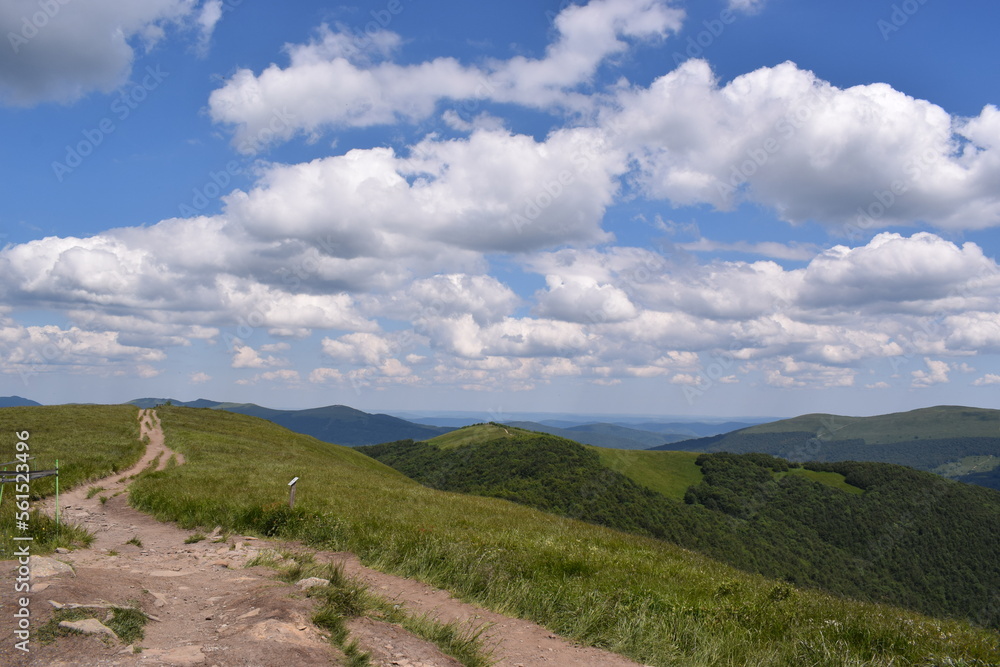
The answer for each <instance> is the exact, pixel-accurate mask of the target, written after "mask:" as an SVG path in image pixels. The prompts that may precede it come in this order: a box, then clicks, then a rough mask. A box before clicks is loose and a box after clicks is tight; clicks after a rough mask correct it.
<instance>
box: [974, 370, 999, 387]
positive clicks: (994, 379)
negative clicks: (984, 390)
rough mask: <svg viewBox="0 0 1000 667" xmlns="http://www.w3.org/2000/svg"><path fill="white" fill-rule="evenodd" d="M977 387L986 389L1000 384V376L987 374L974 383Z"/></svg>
mask: <svg viewBox="0 0 1000 667" xmlns="http://www.w3.org/2000/svg"><path fill="white" fill-rule="evenodd" d="M972 384H973V385H974V386H976V387H985V386H988V385H991V384H1000V375H996V374H994V373H987V374H986V375H984V376H983V377H981V378H976V379H975V380H974V381H973V383H972Z"/></svg>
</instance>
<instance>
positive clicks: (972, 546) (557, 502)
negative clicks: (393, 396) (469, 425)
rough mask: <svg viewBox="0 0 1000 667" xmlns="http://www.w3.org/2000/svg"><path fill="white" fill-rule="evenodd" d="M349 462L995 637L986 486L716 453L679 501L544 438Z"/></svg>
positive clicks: (995, 532)
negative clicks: (807, 472)
mask: <svg viewBox="0 0 1000 667" xmlns="http://www.w3.org/2000/svg"><path fill="white" fill-rule="evenodd" d="M522 433H523V432H522ZM785 435H787V434H785ZM360 451H362V452H364V453H365V454H367V455H369V456H371V457H373V458H375V459H377V460H379V461H381V462H383V463H385V464H387V465H389V466H391V467H393V468H395V469H396V470H398V471H400V472H402V473H403V474H405V475H407V476H409V477H411V478H412V479H414V480H416V481H418V482H420V483H422V484H424V485H426V486H429V487H432V488H435V489H441V490H447V491H457V492H461V493H470V494H477V495H482V496H490V497H496V498H504V499H507V500H510V501H513V502H517V503H522V504H525V505H529V506H531V507H535V508H537V509H542V510H545V511H548V512H552V513H555V514H559V515H562V516H568V517H573V518H578V519H581V520H584V521H588V522H591V523H595V524H599V525H603V526H607V527H610V528H615V529H618V530H622V531H627V532H632V533H638V534H642V535H647V536H651V537H655V538H658V539H663V540H667V541H670V542H673V543H676V544H678V545H680V546H683V547H686V548H690V549H692V550H696V551H699V552H702V553H704V554H706V555H709V556H711V557H713V558H717V559H719V560H722V561H725V562H727V563H729V564H731V565H734V566H736V567H738V568H741V569H743V570H746V571H750V572H755V573H759V574H763V575H765V576H768V577H773V578H777V579H782V580H785V581H787V582H789V583H793V584H795V585H799V586H807V587H815V588H820V589H823V590H827V591H830V592H834V593H838V594H841V595H845V596H849V597H852V598H856V599H862V600H871V601H879V602H888V603H891V604H896V605H901V606H905V607H909V608H911V609H915V610H918V611H921V612H924V613H927V614H931V615H936V616H943V617H956V618H966V619H969V620H971V621H973V622H975V623H977V624H980V625H985V626H987V627H992V628H995V629H996V628H1000V559H998V558H997V554H998V553H1000V493H998V492H997V491H993V490H991V489H986V488H980V487H975V486H971V485H967V484H961V483H957V482H952V481H950V480H946V479H943V478H941V477H938V476H936V475H933V474H930V473H925V472H920V471H917V470H914V469H911V468H906V467H903V466H899V465H892V464H885V463H873V462H847V463H822V462H819V463H809V464H806V465H805V466H804V467H806V468H808V469H812V470H817V471H828V472H837V473H840V474H842V475H844V476H845V477H846V481H847V482H848V483H849V484H852V485H854V486H857V487H859V488H861V489H864V491H865V493H864V494H851V493H846V492H844V491H841V490H838V489H834V488H831V487H829V486H826V485H824V484H821V483H819V482H816V481H813V480H811V479H808V478H806V477H805V476H803V475H800V474H786V473H787V472H788V470H789V469H790V466H792V467H795V466H798V465H799V464H796V463H789V462H787V461H785V460H782V459H778V458H775V457H772V456H769V455H766V454H730V453H716V454H704V455H702V456H700V457H699V458H698V461H697V463H698V465H699V466H701V468H702V471H703V474H704V478H703V480H702V482H701V483H700V484H698V485H696V486H692V487H690V488H689V489H688V491H687V494H686V497H685V502H683V503H682V502H678V501H676V500H672V499H670V498H667V497H666V496H663V495H662V494H659V493H657V492H655V491H652V490H650V489H647V488H646V487H644V486H641V485H639V484H637V483H636V482H633V481H632V480H631V479H629V478H627V477H625V476H623V475H621V474H619V473H617V472H615V471H613V470H611V469H609V468H607V467H605V466H604V465H602V464H601V462H600V459H599V457H598V454H597V453H596V452H595V451H594V450H592V449H588V448H586V447H583V446H581V445H579V444H577V443H575V442H571V441H568V440H564V439H562V438H558V437H555V436H549V435H543V434H536V433H524V434H523V436H522V435H516V436H515V437H506V438H487V439H483V440H481V441H476V442H473V443H471V444H467V445H464V446H462V447H456V448H448V449H443V448H439V447H438V446H436V445H434V444H429V443H426V442H414V441H412V440H402V441H397V442H391V443H386V444H381V445H374V446H369V447H363V448H360Z"/></svg>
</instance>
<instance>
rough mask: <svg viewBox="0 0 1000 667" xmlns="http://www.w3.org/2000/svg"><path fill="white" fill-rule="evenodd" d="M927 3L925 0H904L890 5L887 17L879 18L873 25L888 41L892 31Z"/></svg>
mask: <svg viewBox="0 0 1000 667" xmlns="http://www.w3.org/2000/svg"><path fill="white" fill-rule="evenodd" d="M926 4H927V0H904V1H903V2H901V3H899V4H894V5H893V6H892V12H891V13H890V14H889V18H888V19H879V20H878V21H876V22H875V27H877V28H878V30H879V32H880V33H881V34H882V39H883V41H886V42H888V41H889V38H890V37H891V36H892V35H893V33H896V32H899V31H900V29H901V28H902V27H903V26H904V25H906V24H907V22H908V21H909V20H910V19H911V18H913V16H914V15H915V14H916V13H917V12H919V11H920V9H921V8H922V7H923V6H924V5H926Z"/></svg>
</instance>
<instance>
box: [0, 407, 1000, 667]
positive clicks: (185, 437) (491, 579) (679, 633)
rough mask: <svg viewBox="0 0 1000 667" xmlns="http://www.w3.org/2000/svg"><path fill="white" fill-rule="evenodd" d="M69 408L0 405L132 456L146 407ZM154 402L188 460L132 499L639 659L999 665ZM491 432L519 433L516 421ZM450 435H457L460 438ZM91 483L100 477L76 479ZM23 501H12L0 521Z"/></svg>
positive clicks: (50, 438)
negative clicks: (348, 559) (410, 582)
mask: <svg viewBox="0 0 1000 667" xmlns="http://www.w3.org/2000/svg"><path fill="white" fill-rule="evenodd" d="M44 410H48V411H44ZM60 410H64V412H59V411H60ZM65 410H67V409H65V408H63V407H59V408H51V409H50V408H45V409H42V408H18V409H14V410H6V409H5V410H0V432H5V433H6V432H11V431H13V430H14V429H29V430H31V431H32V433H33V434H35V433H37V434H38V435H39V436H44V440H45V442H46V443H47V444H46V445H45V456H46V457H56V458H59V459H60V460H61V461H62V462H65V464H66V465H67V466H68V465H69V464H70V462H73V461H75V460H77V459H80V460H86V459H93V458H94V457H100V458H101V460H102V461H104V463H102V464H101V465H103V466H104V467H103V468H101V469H100V470H97V469H94V472H95V473H96V474H98V475H101V474H107V473H108V472H111V471H112V470H113V469H115V468H117V469H119V470H120V469H122V467H121V466H123V465H124V463H125V462H126V460H128V461H131V460H133V459H134V457H135V455H136V452H135V447H134V444H135V443H137V442H138V441H137V435H136V433H135V431H136V430H137V429H136V420H135V411H134V409H128V408H122V407H121V406H118V407H116V408H114V409H111V408H108V407H106V406H85V407H78V406H74V407H73V408H72V410H75V412H67V411H65ZM158 413H159V415H160V418H161V419H162V422H163V427H164V431H165V433H166V438H167V442H168V444H169V445H170V446H171V447H172V448H174V449H176V450H177V451H179V452H180V453H182V454H183V455H184V457H185V459H186V462H185V463H184V464H183V465H179V466H173V467H168V468H167V469H165V470H162V471H159V472H148V473H145V474H143V475H141V476H140V477H139V478H138V479H136V480H135V482H134V483H133V485H132V490H131V497H132V500H131V502H132V504H133V505H134V506H136V507H137V508H139V509H142V510H144V511H147V512H150V513H153V514H154V515H155V516H157V517H158V518H160V519H162V520H170V521H177V522H179V523H180V524H181V525H182V526H184V527H192V528H193V527H199V526H200V527H203V528H205V529H206V530H210V529H211V527H214V526H221V527H222V528H223V529H225V530H233V531H240V532H250V533H251V534H257V535H259V536H261V537H263V536H274V537H278V538H280V539H283V540H302V541H304V542H306V543H307V544H309V545H313V546H316V547H320V548H324V549H331V550H341V551H350V552H352V553H354V554H357V556H358V557H359V558H360V559H361V560H362V561H363V562H364V563H366V564H368V565H370V566H374V567H377V568H378V569H381V570H384V571H388V572H392V573H395V574H399V575H402V576H409V577H419V578H420V579H421V580H423V581H426V582H429V583H432V584H434V585H437V586H440V587H444V588H446V589H448V590H450V591H451V592H452V593H454V594H455V595H457V596H459V597H461V598H462V599H465V600H469V601H472V602H476V603H478V604H481V605H484V606H487V607H490V608H493V609H497V610H502V611H503V612H505V613H507V614H514V615H518V616H521V617H523V618H528V619H532V620H535V621H537V622H539V623H542V624H544V625H545V626H547V627H548V628H550V629H551V630H552V631H553V632H556V633H559V634H562V635H564V636H566V637H570V638H573V639H575V640H576V641H579V642H581V643H584V644H591V645H599V646H603V647H606V648H609V649H611V650H614V651H617V652H620V653H622V654H624V655H627V656H629V657H631V658H632V659H634V660H637V661H639V662H641V663H644V664H649V665H676V664H685V665H720V666H724V667H737V666H743V665H749V664H758V665H763V664H767V665H774V666H778V667H782V666H788V667H791V666H798V665H803V664H815V665H821V664H822V665H834V664H857V665H866V666H869V667H890V666H892V667H897V666H900V665H931V664H940V665H943V664H953V665H958V664H965V665H978V664H983V665H987V664H998V661H1000V650H998V648H997V644H998V641H997V640H998V635H997V633H996V632H992V631H988V630H982V629H977V628H975V627H972V626H970V625H969V624H967V623H965V622H954V621H948V620H940V619H932V618H928V617H926V616H923V615H920V614H917V613H914V612H911V611H906V610H903V609H899V608H896V607H891V606H887V605H881V604H868V603H863V602H857V601H853V600H849V599H846V598H842V597H839V596H833V595H828V594H825V593H822V592H818V591H814V590H808V589H804V588H797V587H795V586H792V585H789V584H788V583H787V582H781V581H775V580H771V579H766V578H763V577H760V576H755V575H750V574H747V573H745V572H743V571H741V570H738V569H734V568H732V567H729V566H727V565H724V564H722V563H719V562H717V561H714V560H712V559H709V558H706V557H704V556H701V555H699V554H696V553H693V552H691V551H689V550H687V549H681V548H678V547H676V546H674V545H672V544H669V543H667V542H664V541H661V540H655V539H650V538H647V537H642V536H638V535H630V534H627V533H623V532H618V531H613V530H608V529H606V528H601V527H598V526H594V525H592V524H590V523H585V522H581V521H575V520H571V519H566V518H560V517H557V516H554V515H552V514H549V513H544V512H540V511H538V510H534V509H530V508H528V507H524V506H523V505H519V504H515V503H510V502H506V501H504V500H499V499H495V498H486V497H479V496H474V495H462V494H455V493H447V492H442V491H436V490H433V489H429V488H426V487H424V486H421V485H420V484H418V483H416V482H414V481H412V480H410V479H408V478H407V477H405V476H403V475H402V474H400V473H399V472H396V471H394V470H392V469H391V468H389V467H387V466H385V465H383V464H381V463H379V462H377V461H375V460H373V459H371V458H369V457H367V456H364V455H363V454H361V453H360V452H359V451H357V450H353V449H350V448H346V447H339V446H335V445H330V444H327V443H323V442H320V441H318V440H316V439H314V438H311V437H308V436H304V435H300V434H296V433H292V432H290V431H288V430H286V429H284V428H281V427H279V426H277V425H276V424H273V423H269V422H267V421H264V420H261V419H258V418H253V417H249V416H245V415H240V414H236V413H229V412H226V411H219V410H194V409H188V408H182V407H177V406H169V407H164V408H161V409H159V410H158ZM81 429H84V430H85V431H86V433H85V436H86V437H85V438H83V439H81V438H80V435H81ZM488 432H490V433H493V434H494V435H496V434H499V433H501V432H503V433H504V435H511V434H512V433H514V432H513V431H512V430H511V429H509V428H508V429H506V431H505V432H504V430H503V427H501V428H491V429H488ZM122 434H124V436H126V437H125V438H124V439H125V440H127V441H130V442H131V443H132V447H131V448H129V449H127V451H126V450H122V451H121V452H120V454H118V455H119V456H121V457H122V458H121V460H120V461H119V462H118V463H116V464H114V465H111V464H112V463H114V462H113V461H111V460H109V459H108V458H107V457H108V456H114V455H115V454H116V452H118V451H119V447H120V444H119V443H120V441H122ZM464 435H465V436H467V435H468V434H464ZM444 437H445V438H447V437H451V438H452V444H456V443H457V442H458V441H459V440H461V439H462V438H463V437H464V436H463V434H460V433H459V435H457V436H455V435H452V434H449V435H448V436H444ZM544 437H546V438H548V437H550V436H544ZM32 438H33V440H34V438H35V436H34V435H33V436H32ZM37 443H38V445H39V446H41V443H42V438H41V437H39V438H38V440H37ZM122 444H124V443H122ZM573 446H576V445H573ZM11 447H12V444H11V442H10V441H9V440H8V439H4V440H0V455H9V454H11V453H12V452H11ZM581 449H582V448H581ZM455 451H457V452H461V445H458V446H456V447H455ZM276 452H280V456H278V455H276ZM5 460H6V459H5ZM82 470H83V469H81V472H82ZM293 476H298V477H300V480H299V483H298V500H297V503H296V506H295V508H294V510H292V509H289V508H288V504H287V496H288V490H287V480H288V479H291V477H293ZM88 479H89V480H93V479H94V477H80V478H77V479H76V481H75V483H78V484H79V483H87V480H88ZM67 482H68V480H67ZM44 488H45V487H44V486H40V487H39V489H38V490H39V491H43V489H44ZM831 492H832V491H831ZM11 507H12V505H10V504H4V505H3V507H0V523H3V526H2V527H3V528H4V529H6V528H7V527H8V526H7V523H6V522H7V521H8V520H9V519H10V518H11V516H12V515H11V514H9V513H8V510H9V509H10V508H11ZM727 522H728V520H727Z"/></svg>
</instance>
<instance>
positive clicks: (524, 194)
mask: <svg viewBox="0 0 1000 667" xmlns="http://www.w3.org/2000/svg"><path fill="white" fill-rule="evenodd" d="M623 170H624V155H623V154H621V153H617V152H615V151H614V150H612V149H611V148H610V147H608V146H606V145H605V143H604V141H603V138H602V137H601V135H600V133H599V132H596V131H594V130H587V129H575V130H559V131H556V132H554V133H553V134H552V135H551V136H549V137H548V138H547V139H546V141H544V142H537V141H535V140H534V139H532V138H530V137H526V136H524V135H511V134H508V133H506V132H489V131H479V132H476V133H474V134H473V135H472V136H471V137H469V138H467V139H462V140H454V141H438V140H433V139H428V140H425V141H423V142H421V143H420V144H418V145H416V146H414V147H413V149H412V151H411V155H410V156H409V157H408V158H401V157H398V156H396V155H395V154H394V152H393V151H392V150H390V149H370V150H352V151H349V152H348V153H347V154H345V155H342V156H335V157H330V158H325V159H321V160H315V161H313V162H310V163H306V164H298V165H291V166H284V165H276V166H273V167H271V168H269V169H268V170H267V171H266V172H265V173H264V174H263V175H262V177H261V179H260V181H259V184H258V185H257V187H255V188H254V189H252V190H251V191H250V192H247V193H244V192H236V193H233V194H232V195H230V196H229V197H227V215H228V216H229V217H230V218H231V219H232V220H234V221H236V222H238V223H239V224H240V225H241V226H242V227H243V228H244V229H246V230H247V231H248V232H249V233H250V234H252V235H254V236H255V237H258V238H267V239H278V238H282V237H288V236H292V237H295V238H298V239H309V240H312V241H313V242H314V243H317V244H320V245H321V246H322V247H323V248H324V254H325V255H326V256H325V257H322V258H320V260H319V261H321V262H322V263H321V265H320V266H318V267H317V273H318V274H319V275H320V276H322V277H327V278H328V279H329V280H331V281H333V280H337V279H338V278H340V279H341V280H345V279H351V278H353V279H354V280H359V279H360V278H359V276H372V275H373V274H374V275H375V276H379V274H384V272H385V271H387V270H389V269H386V268H385V263H384V262H380V263H378V264H376V263H374V262H369V261H366V260H369V259H379V260H382V259H386V258H389V257H395V256H400V255H404V254H407V255H411V256H413V257H414V258H415V259H416V258H419V257H424V258H425V261H427V260H433V261H435V262H440V261H445V262H447V265H448V266H451V267H454V268H462V269H468V268H471V266H472V265H473V264H474V263H475V256H474V255H471V254H469V253H470V252H489V251H493V252H498V251H499V252H516V251H522V250H527V249H536V248H543V247H546V246H552V245H558V244H563V243H575V244H584V243H593V242H598V241H602V240H607V239H608V238H609V237H608V235H607V234H606V233H605V232H604V231H603V230H602V229H601V220H602V218H603V215H604V211H605V209H606V207H607V206H608V205H610V204H611V203H612V201H613V198H614V195H615V193H616V190H617V183H616V181H615V178H614V175H615V174H616V173H620V172H621V171H623ZM408 179H409V180H408ZM359 220H364V221H365V224H364V225H360V224H358V221H359ZM445 247H448V250H447V252H445V251H444V248H445ZM463 251H464V252H463ZM352 262H353V264H352ZM430 263H431V262H430V261H427V264H428V265H429V264H430ZM438 266H439V268H440V264H439V265H438ZM379 267H380V268H379ZM355 272H356V273H355ZM385 278H386V279H387V280H392V279H393V278H394V277H393V276H391V275H390V276H385ZM395 278H396V279H398V278H399V276H395ZM370 280H372V279H371V278H369V281H370Z"/></svg>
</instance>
